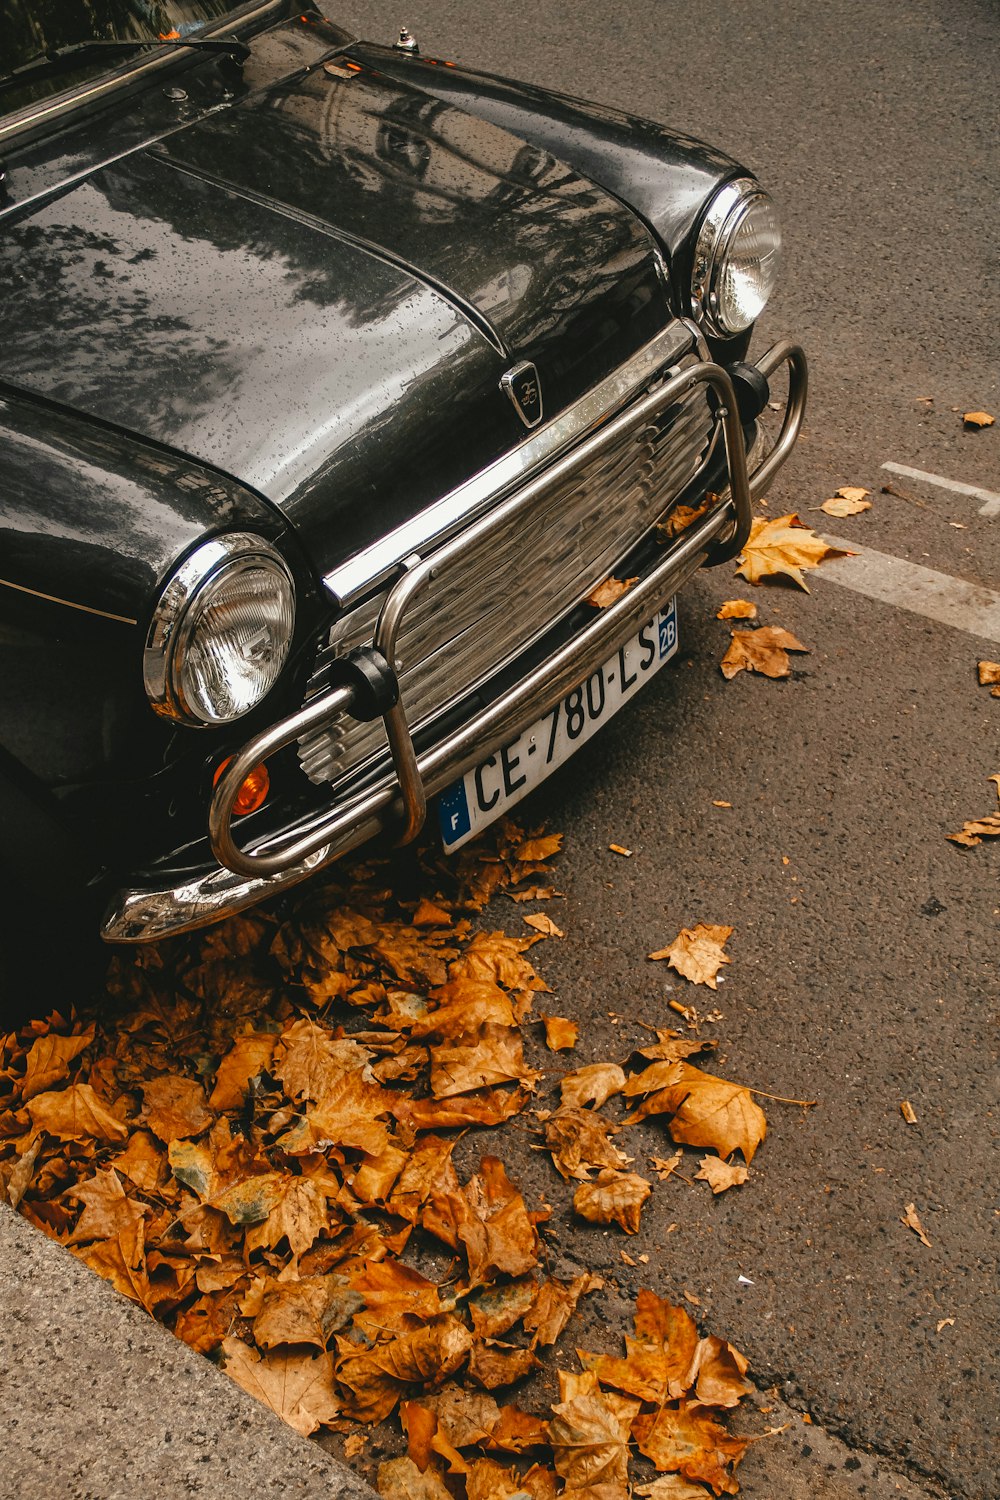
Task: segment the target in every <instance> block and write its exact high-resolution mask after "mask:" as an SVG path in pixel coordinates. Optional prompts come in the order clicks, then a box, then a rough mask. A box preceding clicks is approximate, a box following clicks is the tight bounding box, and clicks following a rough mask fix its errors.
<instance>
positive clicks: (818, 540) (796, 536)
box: [736, 512, 844, 594]
mask: <svg viewBox="0 0 1000 1500" xmlns="http://www.w3.org/2000/svg"><path fill="white" fill-rule="evenodd" d="M843 556H844V553H843V552H841V551H840V550H839V549H838V548H836V547H831V546H829V545H828V544H827V543H826V542H824V540H823V538H822V537H820V536H817V535H816V533H815V532H814V531H811V530H810V529H809V527H808V526H803V525H802V524H801V522H800V521H799V518H798V516H797V515H796V514H795V513H794V512H792V513H791V514H790V515H787V516H775V517H774V518H773V519H768V518H767V517H759V518H758V519H757V520H755V521H754V522H753V524H752V526H751V527H750V535H749V537H748V538H747V540H746V542H745V544H744V547H743V552H742V554H741V557H742V561H741V563H740V566H739V567H738V568H737V569H736V573H737V577H741V578H745V579H746V580H747V582H748V583H759V582H760V580H761V579H762V578H768V577H774V576H776V575H778V574H783V575H784V576H786V577H788V578H791V579H793V580H794V582H795V583H797V584H798V585H799V587H800V588H802V589H805V591H806V593H807V594H808V592H809V586H808V584H807V583H806V581H805V579H804V578H803V576H802V574H803V572H804V571H805V570H806V569H807V568H817V567H819V565H820V563H821V562H823V560H824V559H825V558H828V557H843Z"/></svg>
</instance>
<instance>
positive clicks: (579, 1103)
mask: <svg viewBox="0 0 1000 1500" xmlns="http://www.w3.org/2000/svg"><path fill="white" fill-rule="evenodd" d="M624 1087H625V1074H624V1072H623V1071H622V1069H621V1068H620V1067H619V1066H618V1064H617V1063H611V1062H606V1063H588V1064H587V1066H586V1067H583V1068H577V1069H576V1070H575V1072H573V1073H567V1074H566V1077H565V1078H564V1079H563V1080H562V1082H561V1084H560V1085H559V1094H560V1098H561V1101H562V1105H563V1108H569V1109H582V1108H583V1106H584V1105H585V1104H593V1105H596V1107H597V1108H598V1109H600V1107H601V1105H602V1104H606V1103H607V1101H608V1100H609V1099H610V1098H612V1097H613V1096H614V1095H615V1094H620V1093H621V1091H622V1089H623V1088H624Z"/></svg>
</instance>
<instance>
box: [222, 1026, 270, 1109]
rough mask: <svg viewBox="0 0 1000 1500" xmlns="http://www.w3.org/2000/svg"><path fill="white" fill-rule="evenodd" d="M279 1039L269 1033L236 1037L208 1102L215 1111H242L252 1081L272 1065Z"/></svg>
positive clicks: (255, 1033) (223, 1062)
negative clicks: (276, 1043)
mask: <svg viewBox="0 0 1000 1500" xmlns="http://www.w3.org/2000/svg"><path fill="white" fill-rule="evenodd" d="M276 1041H277V1038H276V1037H274V1036H272V1035H270V1034H269V1033H267V1032H251V1033H250V1034H249V1035H248V1036H240V1037H237V1038H236V1040H235V1041H234V1042H233V1045H232V1047H231V1048H230V1049H229V1051H228V1052H227V1053H226V1055H225V1057H224V1058H223V1059H222V1061H221V1062H220V1063H219V1066H218V1069H217V1071H216V1075H215V1087H214V1088H213V1089H212V1092H211V1094H210V1095H209V1099H208V1102H209V1104H210V1106H211V1107H212V1109H218V1110H226V1109H242V1108H243V1103H244V1100H245V1099H246V1094H247V1089H248V1087H249V1084H250V1079H251V1078H254V1077H256V1075H257V1074H258V1073H262V1072H263V1071H264V1069H265V1068H266V1067H267V1066H268V1065H269V1064H270V1061H271V1058H272V1056H273V1054H274V1045H275V1042H276Z"/></svg>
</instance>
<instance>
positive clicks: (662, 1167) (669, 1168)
mask: <svg viewBox="0 0 1000 1500" xmlns="http://www.w3.org/2000/svg"><path fill="white" fill-rule="evenodd" d="M649 1160H650V1162H651V1164H652V1167H653V1171H654V1172H655V1173H656V1175H657V1177H658V1178H659V1179H660V1181H661V1182H666V1180H667V1178H668V1177H672V1176H673V1175H674V1173H675V1172H676V1171H677V1168H678V1167H679V1166H680V1164H681V1162H682V1161H683V1160H684V1152H683V1151H675V1152H674V1154H673V1156H668V1157H662V1156H651V1157H650V1158H649Z"/></svg>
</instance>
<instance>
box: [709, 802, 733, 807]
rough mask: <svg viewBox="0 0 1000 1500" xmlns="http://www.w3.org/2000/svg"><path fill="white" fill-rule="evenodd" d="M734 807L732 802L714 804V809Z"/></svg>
mask: <svg viewBox="0 0 1000 1500" xmlns="http://www.w3.org/2000/svg"><path fill="white" fill-rule="evenodd" d="M732 805H733V804H732V803H731V802H713V803H712V806H713V807H732Z"/></svg>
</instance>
